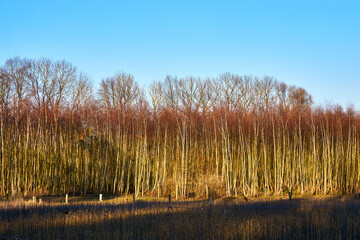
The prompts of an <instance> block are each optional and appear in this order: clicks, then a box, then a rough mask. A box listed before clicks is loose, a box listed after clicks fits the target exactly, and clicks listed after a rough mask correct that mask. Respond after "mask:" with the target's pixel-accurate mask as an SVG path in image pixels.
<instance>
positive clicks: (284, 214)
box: [0, 198, 360, 239]
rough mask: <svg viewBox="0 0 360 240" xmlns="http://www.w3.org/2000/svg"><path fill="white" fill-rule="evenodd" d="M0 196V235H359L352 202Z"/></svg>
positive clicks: (357, 207)
mask: <svg viewBox="0 0 360 240" xmlns="http://www.w3.org/2000/svg"><path fill="white" fill-rule="evenodd" d="M130 200H131V199H125V200H124V199H122V200H121V201H117V200H116V199H112V200H106V201H104V202H103V203H102V204H99V203H98V202H96V201H95V199H94V200H91V199H90V200H89V201H81V200H80V201H75V200H73V201H70V203H69V204H64V203H58V202H56V201H51V199H47V200H45V199H44V201H43V202H42V203H41V204H33V203H31V201H27V202H26V201H17V202H5V201H2V202H0V239H264V238H265V239H360V201H359V200H356V199H350V198H348V199H343V198H342V199H340V198H337V199H327V200H313V199H293V200H276V201H254V200H249V201H247V202H245V201H240V200H238V199H235V198H224V199H222V200H221V201H213V202H212V203H209V202H208V201H177V202H172V203H171V208H169V204H168V203H167V202H166V201H165V200H164V201H162V202H160V201H149V200H147V201H145V200H144V201H137V202H136V204H133V203H132V202H131V201H130Z"/></svg>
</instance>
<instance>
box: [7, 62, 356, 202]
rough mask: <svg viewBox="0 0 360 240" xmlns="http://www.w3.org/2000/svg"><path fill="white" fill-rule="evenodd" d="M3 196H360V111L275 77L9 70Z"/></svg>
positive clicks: (46, 67) (63, 66) (31, 67)
mask: <svg viewBox="0 0 360 240" xmlns="http://www.w3.org/2000/svg"><path fill="white" fill-rule="evenodd" d="M0 81H1V82H0V108H1V109H0V113H1V115H0V116H1V151H0V193H1V195H3V196H5V195H6V194H9V195H11V194H13V195H15V194H22V195H29V194H64V193H74V194H86V193H100V192H101V193H112V194H130V193H135V194H136V195H139V194H140V195H143V194H151V195H157V196H164V195H168V194H172V195H173V196H176V197H189V196H210V195H211V196H214V197H216V196H221V195H242V194H244V195H246V196H256V195H261V194H272V193H275V194H281V193H286V192H289V191H291V192H298V193H300V194H344V193H348V194H350V193H353V192H356V191H359V190H360V164H359V157H360V145H359V142H360V137H359V136H360V134H359V129H360V115H359V113H358V112H356V111H354V110H353V109H352V108H348V109H347V110H346V111H344V110H342V108H341V107H339V106H334V107H326V108H320V107H314V106H313V105H312V104H313V102H312V99H311V96H310V95H309V94H308V93H307V92H306V91H305V90H304V89H302V88H298V87H295V86H287V85H286V84H285V83H279V82H277V81H276V80H275V79H273V78H272V77H267V76H265V77H262V78H257V77H252V76H239V75H235V74H230V73H226V74H223V75H220V76H219V77H217V78H214V79H199V78H194V77H188V78H176V77H171V76H168V77H166V78H165V80H164V81H159V82H154V83H153V84H152V85H151V86H150V87H149V88H148V89H147V90H145V89H142V88H140V87H139V85H138V84H137V83H136V82H135V81H134V78H133V76H131V75H129V74H126V73H119V74H115V75H114V76H112V77H110V78H106V79H103V80H102V82H101V84H100V86H99V87H98V89H99V90H98V91H96V92H95V91H94V89H93V87H92V83H91V81H90V79H89V77H88V76H87V75H86V74H84V73H80V72H79V71H78V70H77V69H76V67H74V66H73V65H72V64H70V63H68V62H66V61H52V60H49V59H40V60H31V59H22V58H19V57H16V58H11V59H8V60H7V61H6V63H5V64H4V65H3V66H1V67H0Z"/></svg>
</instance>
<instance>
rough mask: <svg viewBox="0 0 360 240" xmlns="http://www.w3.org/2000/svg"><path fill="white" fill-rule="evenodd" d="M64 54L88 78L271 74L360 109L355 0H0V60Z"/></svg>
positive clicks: (359, 20) (322, 99) (322, 98)
mask: <svg viewBox="0 0 360 240" xmlns="http://www.w3.org/2000/svg"><path fill="white" fill-rule="evenodd" d="M14 56H21V57H27V58H40V57H47V58H51V59H53V60H61V59H66V60H67V61H69V62H71V63H72V64H74V65H75V66H77V67H78V69H80V70H81V71H84V72H86V73H88V74H89V75H90V76H91V78H92V79H93V81H94V83H95V84H94V85H95V87H96V85H97V84H96V83H97V82H99V81H100V80H101V79H102V78H106V77H110V76H112V75H113V74H114V73H116V72H120V71H124V72H127V73H131V74H133V75H134V77H135V79H136V81H137V82H139V84H140V85H142V86H147V85H149V84H150V83H151V82H152V81H154V80H163V79H164V78H165V76H166V75H168V74H170V75H174V76H179V77H186V76H190V75H192V76H197V77H202V78H205V77H216V76H218V75H219V74H221V73H224V72H232V73H237V74H240V75H245V74H248V75H253V76H263V75H270V76H273V77H275V78H276V79H277V80H278V81H284V82H286V83H287V84H290V85H297V86H301V87H304V88H305V89H307V90H308V92H309V93H310V94H312V95H313V98H314V100H315V102H316V103H318V104H325V103H326V102H329V103H332V104H335V103H339V104H341V105H343V106H344V107H346V106H347V104H348V103H353V104H354V105H355V107H356V108H357V109H360V94H359V90H360V1H322V0H319V1H300V0H299V1H297V0H294V1H280V0H279V1H276V0H274V1H250V0H249V1H230V0H223V1H100V0H99V1H89V0H88V1H64V0H63V1H45V0H44V1H37V0H32V1H29V0H23V1H20V0H19V1H17V0H0V64H3V63H4V62H5V61H6V59H7V58H10V57H14Z"/></svg>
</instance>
